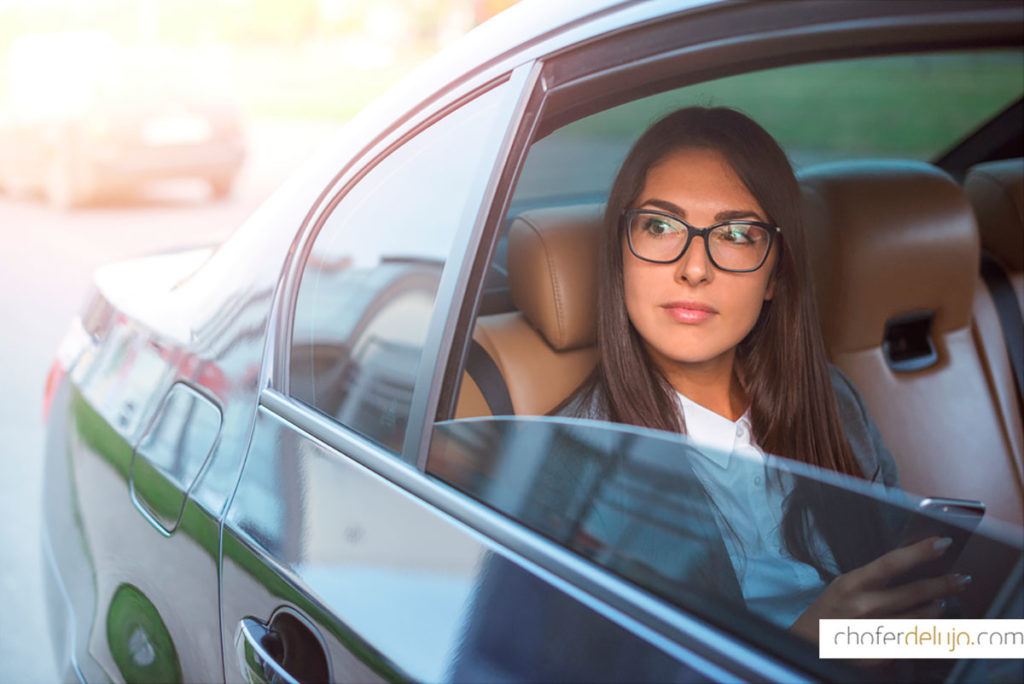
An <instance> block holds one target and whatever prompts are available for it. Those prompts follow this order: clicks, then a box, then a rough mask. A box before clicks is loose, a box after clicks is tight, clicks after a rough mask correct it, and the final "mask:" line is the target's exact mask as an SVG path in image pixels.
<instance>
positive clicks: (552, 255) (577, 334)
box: [508, 204, 602, 351]
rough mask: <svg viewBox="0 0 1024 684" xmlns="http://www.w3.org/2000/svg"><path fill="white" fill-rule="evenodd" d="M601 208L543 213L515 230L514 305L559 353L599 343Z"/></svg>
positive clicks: (523, 218) (511, 245)
mask: <svg viewBox="0 0 1024 684" xmlns="http://www.w3.org/2000/svg"><path fill="white" fill-rule="evenodd" d="M601 222H602V207H601V205H599V204H587V205H573V206H566V207H555V208H551V209H538V210H536V211H529V212H525V213H523V214H520V215H519V216H517V217H516V218H515V219H514V220H513V221H512V225H511V226H509V236H508V280H509V288H510V290H511V293H512V301H513V303H514V304H515V305H516V308H518V309H519V310H520V311H521V312H522V313H523V315H524V316H526V319H527V320H528V321H529V322H530V323H531V325H533V327H535V328H536V329H537V330H538V331H539V332H540V334H541V335H543V336H544V339H545V340H547V343H548V344H549V345H551V347H552V348H554V349H556V350H558V351H567V350H569V349H576V348H578V347H586V346H589V345H592V344H594V343H595V341H596V339H597V259H598V242H599V239H600V231H601Z"/></svg>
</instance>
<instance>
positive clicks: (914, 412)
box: [801, 161, 1024, 524]
mask: <svg viewBox="0 0 1024 684" xmlns="http://www.w3.org/2000/svg"><path fill="white" fill-rule="evenodd" d="M801 184H802V185H803V186H804V188H805V194H806V195H807V196H808V197H809V198H811V199H810V205H811V206H813V207H814V209H815V212H814V215H815V218H812V219H811V223H810V224H809V225H808V230H809V232H810V233H812V234H815V235H814V237H813V239H812V240H811V241H810V242H811V245H812V249H813V250H814V255H813V263H815V274H816V279H817V283H816V284H817V287H818V294H819V302H820V304H821V309H822V311H821V316H822V330H823V334H824V338H825V343H826V347H827V349H828V351H829V356H830V357H831V359H832V361H833V363H835V364H836V365H837V366H838V367H839V368H840V369H842V370H843V371H844V372H845V373H846V374H847V375H848V376H850V378H851V379H852V380H853V382H854V383H855V384H856V385H857V387H858V388H859V389H860V390H861V392H862V393H863V395H864V398H865V400H866V402H867V404H868V407H869V410H870V412H871V415H872V417H873V418H874V419H875V421H876V423H877V424H878V426H879V429H880V430H881V432H882V436H883V438H884V440H885V442H886V444H887V445H888V447H889V449H890V450H891V451H892V452H893V456H894V457H895V459H896V462H897V464H898V465H899V469H900V481H901V484H902V485H903V487H904V488H905V489H907V490H908V491H911V492H914V493H917V494H920V495H925V496H945V497H954V498H964V499H978V500H981V501H984V502H985V503H986V505H987V506H988V509H989V512H990V514H991V515H992V516H993V517H996V518H1001V519H1004V520H1009V521H1011V522H1015V523H1017V524H1021V523H1024V475H1022V468H1021V464H1020V449H1021V445H1020V443H1019V442H1020V416H1019V411H1018V414H1017V416H1016V418H1015V421H1016V422H1015V424H1010V425H1008V424H1007V423H1006V420H1007V419H1010V420H1013V417H1012V416H1010V417H1007V416H1005V415H1004V414H1003V411H1002V410H1001V407H1000V404H999V399H998V397H997V392H996V388H995V386H994V384H993V382H992V381H991V378H990V368H991V366H992V365H993V364H999V363H1002V364H1006V363H1008V361H1007V359H1006V357H1005V355H1004V356H1003V357H1002V358H1001V359H1000V358H990V356H989V354H987V352H986V348H985V346H984V345H983V344H982V341H981V340H980V339H979V331H978V328H977V326H976V325H975V321H974V311H973V308H974V302H975V297H976V293H977V288H978V287H979V283H980V281H979V279H978V266H979V258H980V256H979V255H980V249H979V238H978V231H977V226H976V224H975V221H974V215H973V213H972V210H971V206H970V204H969V202H968V201H967V197H966V196H965V194H964V193H963V191H962V190H961V189H960V187H959V186H958V185H957V184H956V183H955V182H954V181H953V180H952V179H951V178H950V177H948V176H947V175H946V174H945V173H943V172H941V171H939V170H938V169H936V168H935V167H933V166H930V165H928V164H924V163H917V162H895V161H873V162H872V161H865V162H849V163H839V164H828V165H822V166H818V167H815V168H812V169H809V170H807V171H806V172H804V173H802V174H801ZM998 371H999V372H1000V373H1003V374H1005V373H1009V372H1010V371H1009V369H1008V368H1005V367H1003V368H1000V369H998Z"/></svg>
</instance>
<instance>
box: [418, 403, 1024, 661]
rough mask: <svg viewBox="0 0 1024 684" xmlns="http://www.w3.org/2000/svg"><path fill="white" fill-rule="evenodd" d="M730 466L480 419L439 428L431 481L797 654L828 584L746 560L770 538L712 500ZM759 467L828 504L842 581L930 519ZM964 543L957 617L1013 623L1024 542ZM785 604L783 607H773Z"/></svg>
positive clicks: (845, 486) (786, 464)
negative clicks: (717, 480) (812, 608)
mask: <svg viewBox="0 0 1024 684" xmlns="http://www.w3.org/2000/svg"><path fill="white" fill-rule="evenodd" d="M723 456H726V454H724V453H723V452H718V451H716V450H715V449H713V448H711V447H706V446H703V445H700V446H698V445H696V444H694V443H693V442H691V441H690V440H689V439H688V438H687V437H685V436H684V435H675V434H670V433H662V432H658V431H654V430H647V429H643V428H636V427H633V426H625V425H615V424H602V423H598V422H595V421H582V420H575V419H568V418H545V417H521V418H475V419H462V420H453V421H443V422H439V423H438V424H437V425H436V426H435V430H434V434H433V438H432V441H431V445H430V452H429V458H428V461H427V471H428V473H430V474H431V475H433V476H434V477H436V478H438V479H439V480H441V481H443V482H446V483H448V484H450V485H451V486H453V487H455V488H456V489H458V490H460V491H462V492H464V493H465V494H468V495H469V496H472V497H473V498H475V499H478V500H480V501H482V502H483V503H485V504H487V505H488V506H490V507H492V508H494V509H496V510H497V511H499V512H501V513H502V514H504V515H506V516H508V517H510V518H513V519H514V520H516V521H518V522H520V523H521V524H523V525H524V526H525V527H527V528H530V529H531V530H533V531H535V532H537V533H539V534H541V535H543V536H545V537H547V538H548V539H550V540H552V541H554V542H557V543H558V544H560V545H562V546H564V547H566V548H568V549H570V550H572V551H573V552H575V553H576V554H578V555H580V556H582V557H584V558H587V559H589V560H590V561H592V562H593V563H595V564H597V565H599V566H601V567H603V568H605V569H607V570H609V571H611V572H613V573H614V574H616V575H618V576H619V577H622V578H624V579H626V580H628V581H629V582H631V583H633V584H635V585H636V586H639V587H641V588H642V589H644V590H646V591H648V592H650V593H651V594H653V595H655V596H657V597H659V598H661V599H663V600H665V601H668V602H670V603H671V604H674V605H676V606H678V607H680V608H682V609H683V610H685V611H686V612H688V613H691V614H697V615H699V616H700V617H701V618H702V619H705V620H707V621H709V622H710V623H712V624H716V625H718V626H719V627H721V628H723V629H726V630H728V631H730V632H733V633H736V634H737V635H739V636H742V637H743V638H744V639H746V640H748V641H750V642H752V643H755V644H759V645H761V646H762V647H765V648H766V649H769V650H771V649H772V648H773V647H774V644H776V643H778V642H779V641H780V640H781V641H786V642H791V640H790V639H789V636H788V635H787V634H785V632H784V630H785V628H787V627H788V626H789V623H790V622H791V621H792V620H793V619H794V618H793V615H792V614H793V613H794V612H796V613H797V614H798V613H799V612H800V611H802V610H803V609H804V608H806V605H807V604H809V603H810V601H811V600H812V599H813V597H814V596H816V593H817V592H818V591H820V590H821V588H822V587H823V586H824V582H823V581H822V580H821V577H820V576H819V574H818V571H817V569H816V568H814V567H812V566H810V565H806V564H797V563H795V562H793V561H792V560H790V561H788V562H786V563H782V562H780V561H777V560H775V558H776V556H775V554H774V550H773V549H766V548H760V547H758V548H747V547H754V546H757V545H758V543H759V541H760V540H753V541H751V540H750V539H749V538H743V537H744V531H743V530H744V526H745V525H746V524H747V521H745V520H741V519H737V518H735V517H733V518H731V519H730V516H729V512H728V510H727V509H725V508H723V507H719V505H718V504H717V503H715V501H716V499H715V497H713V496H712V495H710V494H709V492H711V491H713V488H714V483H713V482H712V481H711V480H709V479H708V477H707V474H706V473H707V470H706V469H704V468H702V467H701V464H702V463H705V462H715V461H717V460H718V459H720V458H722V457H723ZM732 458H733V463H732V464H730V468H736V467H740V466H742V465H743V464H741V463H737V462H736V459H737V458H738V454H737V453H735V452H734V453H733V454H732ZM756 466H757V467H758V468H759V469H761V470H760V472H762V473H763V475H764V477H765V478H766V480H767V481H770V482H772V483H774V484H773V485H772V486H777V487H780V488H781V489H783V490H785V491H789V492H796V493H797V495H798V496H799V497H800V499H801V500H803V501H811V502H819V503H816V504H814V505H813V507H812V508H811V510H812V513H811V519H812V520H813V521H814V525H815V530H816V531H817V532H816V533H815V535H814V543H813V544H812V545H811V546H810V550H811V553H812V555H813V556H814V557H815V559H816V562H817V563H818V564H819V565H820V566H821V568H822V569H823V571H824V572H828V573H832V574H833V576H834V573H835V572H836V571H837V570H839V571H842V572H847V571H849V570H851V569H854V568H856V567H861V566H863V565H864V564H866V563H868V562H870V561H871V560H874V559H875V558H877V557H878V556H879V555H881V554H883V553H885V552H886V551H888V550H891V549H893V548H895V547H897V546H899V545H902V544H903V543H907V542H906V541H905V535H906V534H907V533H908V532H907V531H908V530H910V529H913V528H914V526H913V525H912V524H911V523H912V522H917V519H918V517H919V514H918V513H917V512H916V506H917V505H918V503H919V502H920V499H918V498H917V497H914V496H912V495H910V494H905V493H903V492H901V491H900V490H895V489H887V488H885V487H883V486H882V485H880V484H873V483H868V482H866V481H864V480H861V479H858V478H850V477H847V476H843V475H839V474H838V473H835V472H832V471H826V470H822V469H818V468H814V467H811V466H808V465H806V464H801V463H796V462H792V461H788V460H786V459H782V458H776V457H771V456H769V457H768V458H767V462H766V463H765V462H762V461H760V460H759V459H758V460H757V462H756ZM794 498H796V496H795V497H794ZM965 538H969V545H968V546H967V547H966V548H965V549H964V551H963V553H962V554H961V555H960V557H959V559H958V560H957V562H956V563H955V564H954V566H953V568H952V571H953V572H961V573H965V574H971V575H972V576H973V577H974V582H973V583H972V588H971V592H970V593H965V594H963V596H962V599H961V603H960V606H959V607H958V608H957V610H959V611H961V616H962V617H973V618H977V617H983V616H985V615H986V614H987V613H988V612H989V611H991V612H992V616H1004V617H1008V615H1003V612H1005V611H1008V610H1013V609H1012V608H1011V607H1010V606H1009V605H1008V604H1007V603H1006V599H1005V590H1004V588H1005V586H1007V585H1012V584H1013V583H1014V582H1016V581H1017V579H1016V576H1015V575H1014V568H1015V566H1016V565H1019V564H1020V563H1021V558H1022V550H1021V540H1020V539H1018V538H1016V535H1015V534H1014V529H1013V528H1012V527H1008V526H1004V525H1002V524H1001V523H1000V522H999V521H997V520H991V519H984V520H983V521H982V524H981V526H980V527H978V528H977V529H976V530H975V531H974V533H973V534H972V535H969V536H968V537H965ZM738 544H739V545H742V548H740V546H737V545H738ZM787 548H788V547H787ZM780 553H781V554H782V555H783V556H785V554H786V553H788V551H783V550H781V549H780ZM783 566H785V567H783ZM794 568H796V570H794ZM801 572H802V573H803V576H800V574H801ZM741 587H742V588H741ZM807 587H813V589H812V590H808V589H807ZM752 589H753V590H754V591H758V592H761V593H762V597H758V596H757V595H756V594H753V593H752ZM776 593H779V594H781V597H782V598H781V599H779V598H774V597H773V598H772V599H770V600H769V599H768V598H767V597H769V596H773V595H774V594H776ZM789 645H790V646H793V643H789ZM796 646H797V648H798V649H799V648H804V649H805V650H806V654H807V658H808V661H807V662H814V661H816V660H817V647H816V646H814V647H812V646H810V645H805V644H801V643H797V644H796ZM952 665H953V661H947V662H945V663H941V664H938V665H937V664H936V663H927V664H923V665H921V667H920V668H917V669H914V670H912V674H914V675H921V676H927V677H928V678H929V679H930V678H933V677H934V678H938V677H940V676H942V675H943V674H945V673H948V670H949V668H950V667H952ZM915 678H916V676H915Z"/></svg>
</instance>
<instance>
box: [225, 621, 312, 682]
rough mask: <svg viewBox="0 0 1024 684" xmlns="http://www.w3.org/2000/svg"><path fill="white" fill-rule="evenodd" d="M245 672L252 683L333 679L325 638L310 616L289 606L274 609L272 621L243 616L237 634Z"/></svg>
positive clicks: (237, 642) (238, 651) (236, 645)
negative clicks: (319, 634)
mask: <svg viewBox="0 0 1024 684" xmlns="http://www.w3.org/2000/svg"><path fill="white" fill-rule="evenodd" d="M235 651H236V653H237V654H238V666H239V669H240V670H241V672H242V676H243V677H244V678H245V681H246V682H248V683H249V684H257V683H260V684H313V683H315V682H329V681H331V668H330V663H329V661H328V659H327V651H326V649H325V648H324V642H323V640H322V639H320V638H319V637H318V636H317V630H316V627H315V626H314V625H313V623H312V622H310V621H309V620H308V619H307V618H305V617H303V616H301V615H299V614H298V613H297V612H295V611H294V610H292V609H290V608H284V607H282V608H280V609H278V610H277V611H275V613H274V615H273V616H272V617H271V619H270V622H269V624H268V623H264V622H261V621H260V620H257V619H256V618H252V617H247V618H242V620H241V622H239V623H238V633H237V634H236V635H235Z"/></svg>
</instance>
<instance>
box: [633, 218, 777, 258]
mask: <svg viewBox="0 0 1024 684" xmlns="http://www.w3.org/2000/svg"><path fill="white" fill-rule="evenodd" d="M637 214H654V215H656V216H664V217H665V218H670V219H672V220H674V221H678V222H679V223H681V224H683V225H684V226H686V242H684V243H683V249H682V251H680V252H679V254H677V255H676V256H675V257H674V258H672V259H669V260H667V261H661V260H658V259H648V258H647V257H642V256H640V255H639V254H637V253H636V249H634V247H633V237H632V235H630V231H629V224H630V222H631V221H632V220H633V217H634V216H636V215H637ZM619 220H620V225H621V227H622V229H623V230H624V231H625V232H626V244H628V245H629V251H630V253H631V254H632V255H633V256H635V257H636V258H637V259H639V260H640V261H646V262H648V263H650V264H673V263H675V262H677V261H679V260H680V259H682V258H683V255H684V254H686V250H688V249H689V248H690V243H691V242H693V238H694V236H695V235H696V236H697V237H702V238H704V252H705V253H706V254H707V255H708V261H710V262H711V265H712V266H714V267H715V268H717V269H718V270H719V271H725V272H726V273H753V272H754V271H757V270H759V269H760V268H761V267H762V266H764V263H765V262H766V261H768V255H769V254H771V253H772V246H773V245H774V244H775V236H776V235H777V234H779V233H781V232H782V227H781V226H777V225H775V224H774V223H765V222H764V221H745V220H732V221H722V222H721V223H716V224H714V225H711V226H708V227H707V228H697V227H696V226H691V225H690V224H689V223H687V222H686V221H684V220H683V219H681V218H679V217H678V216H676V215H675V214H670V213H668V212H666V211H658V210H657V209H628V210H626V211H623V212H622V214H621V215H620V217H619ZM733 223H740V224H743V225H745V226H758V227H760V228H764V229H765V230H767V231H768V249H766V250H765V251H764V256H762V257H761V263H759V264H758V265H757V266H755V267H754V268H743V269H735V268H723V267H721V266H719V265H718V262H716V261H715V257H713V256H711V242H710V241H709V240H708V235H710V234H711V231H713V230H714V229H715V228H721V227H722V226H727V225H730V224H733Z"/></svg>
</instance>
